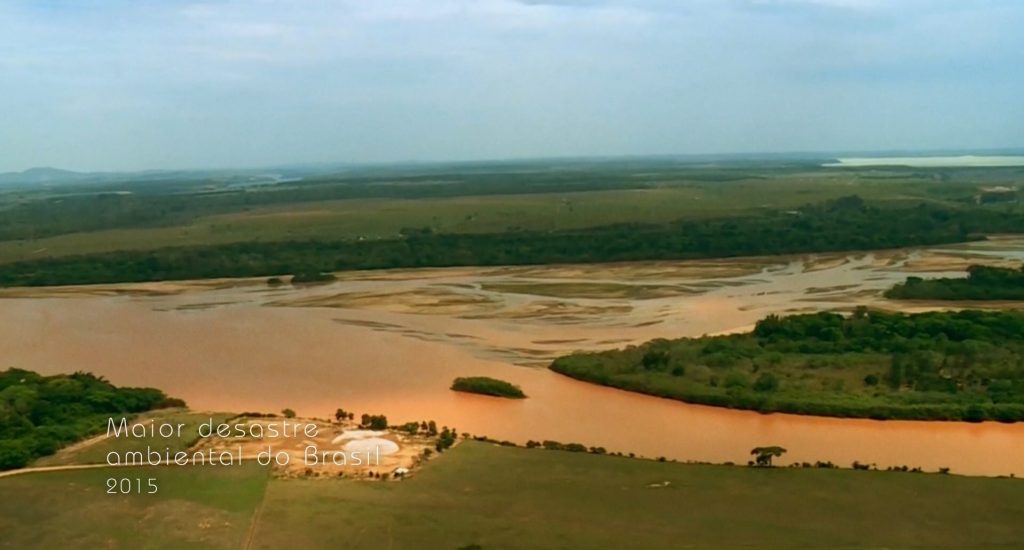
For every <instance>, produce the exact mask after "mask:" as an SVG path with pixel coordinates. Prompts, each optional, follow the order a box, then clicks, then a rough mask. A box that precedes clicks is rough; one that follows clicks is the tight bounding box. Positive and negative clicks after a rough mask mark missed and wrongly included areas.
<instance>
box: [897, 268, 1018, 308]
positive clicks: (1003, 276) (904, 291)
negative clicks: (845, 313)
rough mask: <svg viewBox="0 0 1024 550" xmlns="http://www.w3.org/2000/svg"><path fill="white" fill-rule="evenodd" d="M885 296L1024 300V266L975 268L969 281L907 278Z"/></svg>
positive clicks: (943, 278)
mask: <svg viewBox="0 0 1024 550" xmlns="http://www.w3.org/2000/svg"><path fill="white" fill-rule="evenodd" d="M885 296H886V297H887V298H895V299H898V300H1024V267H1021V268H1019V269H1011V268H1005V267H989V266H983V265H972V266H970V267H969V268H967V277H966V278H950V277H942V278H937V279H922V278H921V277H907V280H906V282H903V283H900V284H898V285H896V286H894V287H893V288H891V289H889V290H888V291H887V292H886V293H885Z"/></svg>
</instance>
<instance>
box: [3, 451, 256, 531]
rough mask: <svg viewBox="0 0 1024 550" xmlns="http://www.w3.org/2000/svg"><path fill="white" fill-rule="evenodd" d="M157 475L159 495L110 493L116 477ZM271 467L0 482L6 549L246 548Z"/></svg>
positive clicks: (102, 472)
mask: <svg viewBox="0 0 1024 550" xmlns="http://www.w3.org/2000/svg"><path fill="white" fill-rule="evenodd" d="M111 477H114V478H118V479H121V478H132V479H136V478H141V479H143V483H145V480H146V479H148V478H149V477H155V478H156V479H157V480H158V483H159V492H158V493H157V494H156V495H113V494H107V493H106V490H107V484H106V483H107V482H106V480H107V479H108V478H111ZM266 483H267V473H266V470H265V469H264V468H260V467H258V466H257V465H255V464H245V465H242V466H237V467H227V466H188V467H155V468H152V467H151V468H97V469H88V470H65V471H55V472H47V473H34V474H23V475H19V476H13V477H8V478H3V479H0V533H3V536H0V548H11V549H24V548H68V549H71V548H152V549H158V548H166V549H169V550H170V549H179V548H187V547H194V548H213V549H219V548H243V547H244V546H243V545H244V542H245V539H246V535H247V533H248V530H249V526H250V524H251V520H252V515H253V513H254V511H255V510H256V508H257V506H258V504H259V502H260V499H261V498H262V497H263V493H264V489H265V486H266Z"/></svg>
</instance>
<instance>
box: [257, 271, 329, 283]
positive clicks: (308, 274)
mask: <svg viewBox="0 0 1024 550" xmlns="http://www.w3.org/2000/svg"><path fill="white" fill-rule="evenodd" d="M335 280H337V277H336V276H335V275H334V273H325V272H322V271H299V272H297V273H295V274H294V275H292V284H308V283H330V282H332V281H335ZM268 282H269V281H268Z"/></svg>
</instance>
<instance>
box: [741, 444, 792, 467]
mask: <svg viewBox="0 0 1024 550" xmlns="http://www.w3.org/2000/svg"><path fill="white" fill-rule="evenodd" d="M784 454H786V449H783V448H782V447H779V446H775V445H773V446H771V447H754V448H753V449H751V450H750V455H751V456H753V457H754V465H756V466H771V465H772V459H773V458H779V457H780V456H782V455H784Z"/></svg>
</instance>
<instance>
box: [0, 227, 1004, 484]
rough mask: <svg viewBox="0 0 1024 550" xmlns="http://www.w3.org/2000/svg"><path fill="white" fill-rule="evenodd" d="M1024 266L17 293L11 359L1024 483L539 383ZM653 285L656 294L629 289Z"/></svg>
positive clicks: (822, 258) (847, 263) (7, 329)
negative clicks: (563, 359)
mask: <svg viewBox="0 0 1024 550" xmlns="http://www.w3.org/2000/svg"><path fill="white" fill-rule="evenodd" d="M1018 257H1024V240H1021V239H1003V240H1000V241H998V242H992V243H973V244H971V245H963V246H957V247H940V248H937V249H923V250H905V251H887V252H880V253H876V254H872V253H862V254H853V255H848V256H847V255H835V254H830V255H818V256H808V257H779V258H752V259H751V258H745V259H737V260H721V261H715V262H707V261H701V262H675V263H671V262H668V263H665V262H659V263H634V264H615V265H603V266H552V267H510V268H498V269H495V268H481V269H469V268H457V269H451V270H445V269H429V270H423V271H417V270H401V271H389V272H362V273H351V274H343V276H342V277H341V279H339V280H338V281H337V282H335V283H331V284H325V285H317V286H312V287H296V288H293V287H290V286H287V285H285V286H283V287H276V288H271V287H268V286H266V285H265V284H263V282H262V281H255V280H248V281H245V280H242V281H204V282H195V283H173V284H147V285H107V286H104V287H102V288H100V289H97V288H96V287H83V288H71V287H65V288H58V289H10V290H4V291H0V296H3V297H4V298H8V299H4V300H0V349H3V350H4V363H5V365H10V366H18V367H21V368H27V369H33V370H36V371H39V372H42V373H44V374H49V373H56V372H67V371H74V370H87V371H92V372H95V373H97V374H102V375H104V376H106V377H107V378H109V379H110V380H111V381H113V382H114V383H116V384H119V385H148V386H156V387H160V388H162V389H164V390H165V391H167V392H168V393H169V394H171V395H175V396H180V397H182V398H184V399H186V400H187V401H188V402H189V404H190V405H191V406H192V407H193V408H198V409H209V410H234V411H244V410H249V411H251V410H262V411H279V410H281V409H282V408H285V407H290V408H292V409H295V410H296V411H298V412H299V413H300V414H303V415H311V416H319V417H324V416H328V415H330V414H332V413H333V411H334V410H335V409H336V408H338V407H343V408H345V409H347V410H354V411H358V412H360V413H362V412H367V413H373V414H376V413H383V414H386V415H388V417H389V419H391V420H392V421H393V422H405V421H412V420H417V421H418V420H423V419H433V420H436V421H437V422H438V424H439V425H442V424H444V425H448V426H454V427H456V428H458V430H459V431H460V432H470V433H473V434H481V435H488V436H490V437H493V438H497V439H509V440H513V441H518V442H525V441H526V440H527V439H536V440H541V439H554V440H559V441H563V442H579V443H583V444H586V445H594V446H603V447H606V448H608V449H609V450H612V451H622V452H627V453H628V452H634V453H637V454H641V455H645V456H650V457H657V456H665V457H668V458H675V459H679V460H701V461H712V462H724V461H735V462H744V461H746V459H747V457H748V453H749V450H750V449H751V448H752V447H754V446H758V445H782V446H784V447H786V448H788V449H789V450H790V452H789V453H788V454H787V455H786V459H787V460H792V461H810V462H813V461H816V460H829V461H832V462H835V463H837V464H841V465H849V464H850V463H852V462H853V461H854V460H858V461H860V462H862V463H869V464H870V463H875V464H877V465H878V466H880V467H883V468H884V467H886V466H892V465H904V464H906V465H909V466H921V467H924V468H925V469H928V470H937V469H938V468H940V467H949V468H951V469H952V471H953V472H954V473H964V474H983V475H1007V474H1010V473H1015V474H1017V475H1024V424H1014V425H1005V424H994V423H985V424H959V423H934V422H929V423H920V422H877V421H870V420H844V419H824V418H814V417H798V416H789V415H767V416H766V415H760V414H757V413H751V412H742V411H731V410H723V409H716V408H710V407H702V406H695V405H687V404H684V403H678V402H673V401H668V400H663V399H658V398H654V397H648V396H643V395H638V394H633V393H628V392H623V391H619V390H614V389H609V388H603V387H598V386H594V385H590V384H586V383H582V382H577V381H575V380H570V379H568V378H565V377H562V376H560V375H557V374H555V373H552V372H550V371H548V370H547V369H545V368H542V367H543V366H544V365H546V364H547V362H548V361H550V359H551V358H553V357H555V356H557V355H561V354H564V353H567V352H570V351H572V350H575V349H604V348H612V347H620V346H622V345H628V344H631V343H640V342H644V341H646V340H649V339H652V338H659V337H662V338H672V337H679V336H699V335H701V334H709V333H722V332H728V331H735V330H737V329H742V328H747V327H749V326H751V325H752V324H753V323H754V322H756V321H757V320H758V319H760V318H762V317H763V316H765V315H767V314H769V313H790V312H796V311H813V310H820V309H836V308H839V309H843V308H850V307H852V306H853V305H855V304H867V305H873V306H879V307H887V308H891V309H892V308H895V309H899V308H905V307H913V308H914V309H920V308H942V307H947V306H948V304H941V303H939V304H917V305H913V306H907V305H905V304H900V303H897V302H887V301H885V300H884V299H883V298H882V297H881V291H882V290H884V289H886V288H888V287H889V286H891V285H892V284H893V283H895V282H897V281H901V280H902V279H903V278H904V277H906V276H907V275H908V274H915V275H922V274H923V275H924V276H929V275H932V274H934V275H936V276H938V275H946V276H948V275H950V274H955V273H956V271H957V270H958V269H961V267H960V264H957V265H956V266H955V267H949V266H948V264H947V260H949V259H950V258H966V261H967V262H969V263H1000V262H1006V261H1008V259H1009V260H1014V259H1016V258H1018ZM564 284H570V285H572V286H568V287H566V286H559V285H564ZM640 284H642V285H645V286H647V287H651V288H655V289H659V291H658V292H632V291H631V290H632V289H626V290H630V291H624V289H623V288H622V287H623V286H624V285H640ZM664 288H672V289H675V288H685V289H688V290H687V292H679V293H676V292H671V293H668V295H663V294H662V292H661V289H664ZM552 289H555V291H556V292H552ZM566 290H569V292H565V291H566ZM605 291H606V292H605ZM552 294H555V295H552ZM956 306H957V307H963V304H956ZM457 376H490V377H493V378H499V379H502V380H507V381H509V382H511V383H513V384H516V385H519V386H520V387H522V388H523V391H524V392H526V393H527V394H529V395H530V399H527V400H522V401H504V400H494V399H488V398H486V397H482V396H473V395H464V394H459V393H457V392H451V391H449V389H448V386H449V385H450V382H451V380H452V379H453V378H455V377H457Z"/></svg>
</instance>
